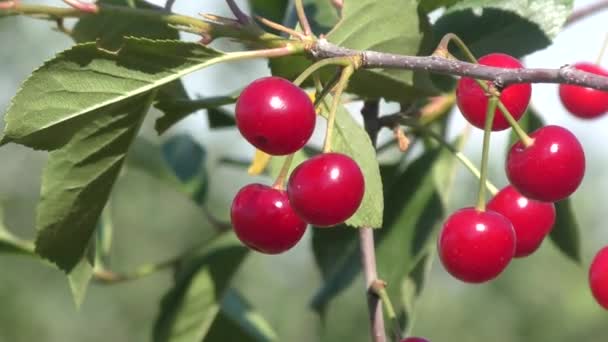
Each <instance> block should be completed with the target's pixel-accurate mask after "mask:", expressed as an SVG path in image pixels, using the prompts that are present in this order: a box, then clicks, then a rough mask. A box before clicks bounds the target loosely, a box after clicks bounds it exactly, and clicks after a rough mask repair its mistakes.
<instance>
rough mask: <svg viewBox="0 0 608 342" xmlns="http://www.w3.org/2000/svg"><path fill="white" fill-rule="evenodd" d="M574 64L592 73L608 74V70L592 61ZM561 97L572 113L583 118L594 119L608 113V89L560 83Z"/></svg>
mask: <svg viewBox="0 0 608 342" xmlns="http://www.w3.org/2000/svg"><path fill="white" fill-rule="evenodd" d="M572 66H573V67H574V68H576V69H578V70H582V71H586V72H590V73H592V74H596V75H601V76H608V70H606V69H603V68H602V67H600V66H598V65H595V64H592V63H587V62H580V63H576V64H574V65H572ZM559 98H560V99H561V100H562V104H563V105H564V107H566V109H567V110H568V111H569V112H570V113H572V115H574V116H576V117H579V118H581V119H593V118H597V117H599V116H601V115H602V114H606V113H608V91H602V90H597V89H593V88H587V87H580V86H575V85H571V84H560V85H559Z"/></svg>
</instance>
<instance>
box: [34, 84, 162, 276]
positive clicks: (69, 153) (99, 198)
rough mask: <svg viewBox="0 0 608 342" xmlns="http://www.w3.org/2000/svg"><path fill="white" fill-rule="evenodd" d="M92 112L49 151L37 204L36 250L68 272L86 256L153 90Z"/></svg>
mask: <svg viewBox="0 0 608 342" xmlns="http://www.w3.org/2000/svg"><path fill="white" fill-rule="evenodd" d="M143 96H144V97H145V98H146V99H147V102H143V101H141V100H142V99H141V98H140V97H136V98H134V99H132V100H130V101H125V102H121V103H118V104H115V105H112V106H109V107H105V108H102V109H99V110H96V111H94V112H93V115H94V116H93V118H94V120H92V121H91V122H90V123H88V124H86V125H84V126H82V127H80V129H79V131H78V132H76V133H75V134H74V135H73V136H72V138H71V140H69V141H68V142H67V144H66V145H65V146H63V147H62V148H61V149H59V150H56V151H53V152H51V153H50V156H49V159H48V162H47V165H46V167H45V169H44V172H43V176H42V189H41V195H40V197H41V198H40V202H39V203H38V208H37V217H36V227H37V229H38V236H37V237H36V253H38V255H40V256H41V257H43V258H46V259H49V260H50V261H52V262H53V263H55V264H57V266H59V268H61V269H62V270H64V271H66V272H70V271H71V270H72V269H73V268H74V266H76V264H77V263H78V262H79V261H80V259H81V258H82V257H83V254H84V252H85V249H86V248H87V245H88V243H89V240H90V239H91V236H92V235H93V232H94V231H95V227H96V224H97V221H98V219H99V216H100V214H101V212H102V210H103V208H104V206H105V204H106V201H107V200H108V197H109V195H110V191H111V190H112V186H113V184H114V182H115V180H116V178H117V177H118V174H119V172H120V169H121V167H122V163H123V161H124V159H125V155H126V153H127V150H128V148H129V146H130V145H131V143H132V141H133V139H134V137H135V135H136V134H137V131H138V129H139V126H140V124H141V122H142V120H143V118H144V116H145V114H146V113H147V112H148V109H149V108H150V105H151V103H152V99H153V98H154V93H151V94H147V95H143Z"/></svg>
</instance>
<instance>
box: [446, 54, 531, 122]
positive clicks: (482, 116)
mask: <svg viewBox="0 0 608 342" xmlns="http://www.w3.org/2000/svg"><path fill="white" fill-rule="evenodd" d="M479 64H482V65H488V66H495V67H501V68H509V69H519V68H523V65H522V64H521V63H520V62H519V61H518V60H517V59H515V58H513V57H511V56H509V55H506V54H504V53H491V54H489V55H485V56H483V57H481V58H479ZM490 84H491V83H490V82H488V85H490ZM531 95H532V86H531V85H530V84H529V83H518V84H512V85H509V86H507V87H505V88H504V89H502V91H501V92H500V101H502V103H503V104H504V105H505V107H507V109H508V110H509V113H511V115H512V116H513V118H515V120H519V119H520V118H521V117H522V115H524V113H525V112H526V109H527V108H528V104H529V103H530V96H531ZM456 100H457V101H456V102H457V104H458V108H460V111H461V112H462V115H463V116H464V117H465V119H467V121H469V122H470V123H471V125H473V126H475V127H477V128H481V129H484V125H485V121H486V113H487V110H488V97H487V96H486V94H485V92H484V90H483V89H481V87H480V86H479V85H478V84H477V82H475V80H474V79H472V78H469V77H462V78H460V80H459V81H458V85H457V87H456ZM509 127H510V125H509V123H508V122H507V120H506V119H505V117H504V116H503V115H502V112H501V111H500V110H499V109H496V112H495V114H494V121H493V122H492V130H493V131H502V130H504V129H507V128H509Z"/></svg>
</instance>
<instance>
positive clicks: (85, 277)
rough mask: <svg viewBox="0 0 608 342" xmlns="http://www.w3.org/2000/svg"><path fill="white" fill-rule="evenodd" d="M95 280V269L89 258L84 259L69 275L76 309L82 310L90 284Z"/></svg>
mask: <svg viewBox="0 0 608 342" xmlns="http://www.w3.org/2000/svg"><path fill="white" fill-rule="evenodd" d="M92 278H93V267H92V266H91V263H90V262H89V260H87V258H82V259H81V260H80V262H79V263H78V264H77V265H76V267H74V269H73V270H72V271H71V272H70V274H68V281H69V283H70V290H71V291H72V297H73V298H74V304H76V308H77V309H80V307H81V306H82V303H83V302H84V298H85V296H86V293H87V288H88V287H89V282H90V281H91V279H92Z"/></svg>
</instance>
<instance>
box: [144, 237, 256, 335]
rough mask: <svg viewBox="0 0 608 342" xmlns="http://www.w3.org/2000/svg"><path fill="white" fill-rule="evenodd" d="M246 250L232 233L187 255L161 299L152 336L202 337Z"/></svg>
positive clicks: (209, 325)
mask: <svg viewBox="0 0 608 342" xmlns="http://www.w3.org/2000/svg"><path fill="white" fill-rule="evenodd" d="M247 251H248V250H247V248H245V247H243V246H242V244H241V243H240V242H239V241H238V240H237V239H236V237H235V236H234V235H232V234H226V236H223V237H222V238H220V239H219V240H217V241H215V242H214V243H213V244H211V245H210V246H207V247H206V248H204V249H203V250H202V251H201V252H200V253H199V254H198V255H197V256H196V257H193V258H192V259H190V260H189V261H188V262H187V263H186V264H185V265H184V266H183V267H182V269H181V270H180V272H179V274H178V275H177V280H176V284H175V286H174V287H173V288H172V289H171V290H170V291H169V292H168V293H167V294H166V295H165V297H164V298H163V300H162V302H161V310H160V315H159V317H158V319H157V321H156V324H155V326H154V338H153V340H154V341H155V342H168V341H171V342H178V341H179V342H194V341H202V340H203V338H204V337H205V336H206V335H207V333H208V331H209V328H210V327H211V325H212V323H213V321H214V320H215V318H216V317H217V314H218V312H219V310H220V300H221V298H222V296H223V295H224V293H225V291H226V289H227V288H228V286H229V284H230V280H231V278H232V276H233V275H234V273H235V272H236V271H237V269H238V267H239V265H240V264H241V263H242V261H243V259H244V258H245V256H246V255H247Z"/></svg>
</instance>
